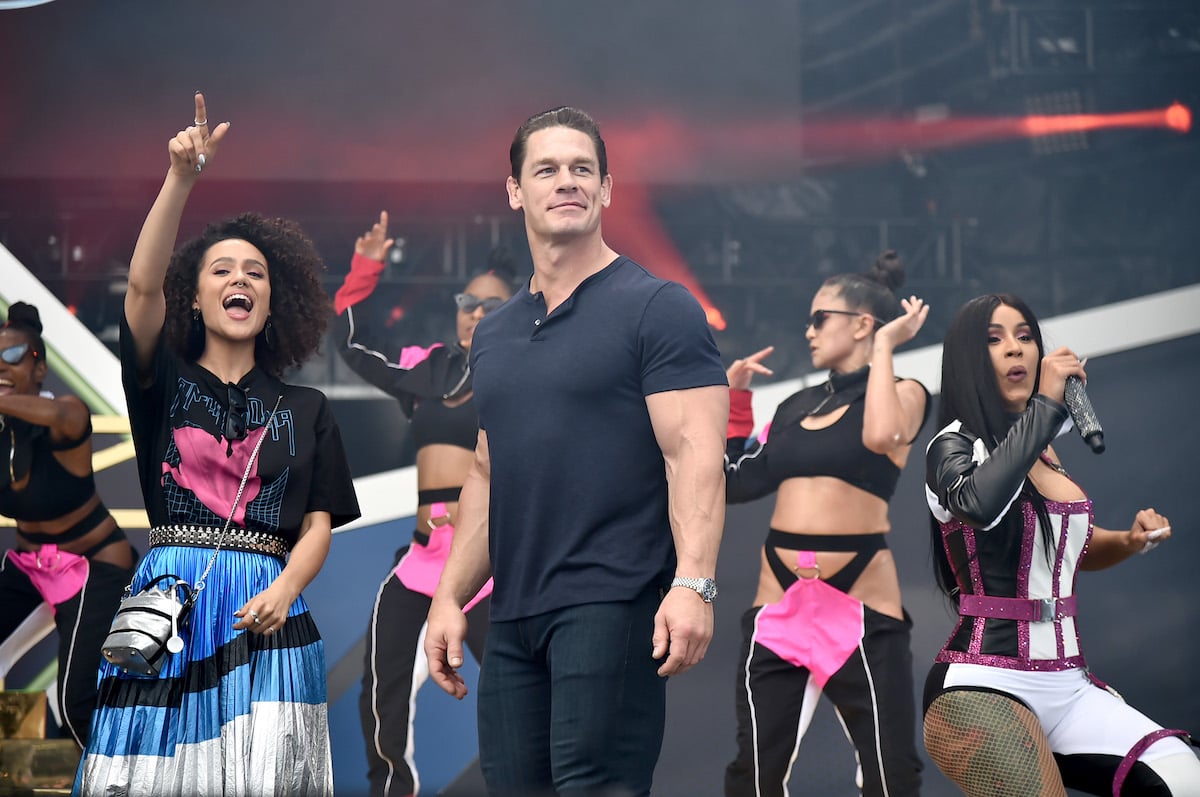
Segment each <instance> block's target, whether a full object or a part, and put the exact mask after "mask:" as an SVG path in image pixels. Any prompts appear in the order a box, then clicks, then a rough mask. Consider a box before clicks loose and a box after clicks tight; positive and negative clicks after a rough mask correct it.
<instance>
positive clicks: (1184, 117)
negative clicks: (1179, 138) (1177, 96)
mask: <svg viewBox="0 0 1200 797" xmlns="http://www.w3.org/2000/svg"><path fill="white" fill-rule="evenodd" d="M1166 119H1167V127H1169V128H1171V129H1172V130H1177V131H1179V132H1180V133H1186V132H1187V131H1189V130H1191V129H1192V112H1191V111H1190V110H1188V107H1187V106H1186V105H1184V104H1183V103H1179V102H1175V103H1172V104H1171V107H1170V108H1167V112H1166Z"/></svg>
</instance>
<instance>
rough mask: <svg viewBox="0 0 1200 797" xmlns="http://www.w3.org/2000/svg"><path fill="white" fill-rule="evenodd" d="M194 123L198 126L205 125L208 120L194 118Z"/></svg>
mask: <svg viewBox="0 0 1200 797" xmlns="http://www.w3.org/2000/svg"><path fill="white" fill-rule="evenodd" d="M192 124H194V125H195V126H196V127H204V126H205V125H206V124H208V120H207V119H205V120H204V121H203V122H201V121H200V120H199V119H193V120H192Z"/></svg>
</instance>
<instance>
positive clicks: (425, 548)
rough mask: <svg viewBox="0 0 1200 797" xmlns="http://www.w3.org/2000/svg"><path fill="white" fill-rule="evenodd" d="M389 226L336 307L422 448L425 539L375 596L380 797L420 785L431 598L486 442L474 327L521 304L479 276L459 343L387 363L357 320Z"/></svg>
mask: <svg viewBox="0 0 1200 797" xmlns="http://www.w3.org/2000/svg"><path fill="white" fill-rule="evenodd" d="M387 223H388V217H387V212H386V211H385V212H383V213H380V214H379V221H378V223H376V224H375V225H373V226H372V227H371V229H370V230H368V231H367V232H366V233H364V234H363V235H362V236H360V237H359V238H358V240H357V241H356V242H355V245H354V258H353V260H351V263H350V274H349V275H347V277H346V281H345V282H344V283H343V284H342V287H341V288H340V289H339V290H338V292H337V297H336V299H335V301H334V305H335V309H336V311H337V313H338V321H337V323H338V324H339V325H340V326H339V329H340V337H339V339H338V341H337V349H338V352H339V353H340V354H341V356H342V359H343V360H345V361H346V363H347V364H348V365H349V366H350V367H351V368H352V369H354V372H355V373H357V374H358V375H359V376H361V377H362V378H363V379H365V380H366V381H367V382H370V383H371V384H373V385H375V386H376V387H378V388H379V389H380V390H383V391H384V392H385V393H387V394H388V395H390V396H392V397H394V398H395V399H396V400H397V401H398V402H399V403H400V408H401V410H403V412H404V414H405V416H407V417H408V419H409V421H410V423H411V429H412V436H413V441H414V442H415V443H416V448H417V489H418V494H417V504H418V505H417V517H416V521H417V528H416V533H415V534H414V535H413V540H412V542H411V543H409V544H406V545H405V546H404V547H402V548H401V549H400V550H399V551H397V552H396V564H395V566H394V568H393V569H392V570H391V571H390V572H389V573H388V574H387V577H386V578H384V580H383V582H382V583H381V584H380V586H379V591H378V592H377V593H376V596H375V605H374V607H373V608H372V610H371V620H370V623H369V624H368V627H367V646H366V655H365V660H364V668H363V683H362V696H361V697H360V698H359V711H360V715H361V719H362V728H363V737H364V739H365V740H366V745H367V762H368V773H367V774H368V779H369V780H370V783H371V794H372V795H384V796H385V797H387V796H390V795H411V794H414V793H416V791H417V785H418V783H419V781H418V778H417V773H416V771H415V769H414V765H413V761H412V753H411V752H410V751H407V750H408V746H409V739H410V736H411V735H412V724H413V711H414V709H415V700H414V699H413V698H414V696H415V695H416V692H417V690H418V689H419V688H420V687H421V684H422V683H423V682H424V679H425V678H426V677H427V675H426V673H425V670H424V669H423V668H422V669H421V670H420V671H418V670H417V668H416V663H417V661H421V662H423V661H424V657H423V656H422V654H421V642H420V640H421V638H422V637H423V635H424V634H423V632H424V627H425V617H426V615H427V614H428V612H429V598H430V595H432V592H433V587H434V586H436V584H437V579H438V577H439V576H440V575H441V569H442V566H443V565H444V564H445V561H446V556H447V555H448V554H449V552H450V540H451V537H452V536H453V532H454V525H453V523H454V518H455V516H456V515H457V511H458V492H459V490H460V488H461V487H462V483H463V480H464V479H465V477H466V474H467V469H468V468H469V467H470V464H471V462H472V460H473V458H474V452H475V442H476V439H477V438H478V435H479V418H478V416H477V415H476V412H475V405H474V402H473V401H472V394H471V372H470V367H469V366H468V364H467V354H468V352H469V351H470V348H471V339H472V337H473V336H474V334H475V325H476V324H478V323H479V321H480V319H482V318H483V316H484V315H485V314H486V313H488V312H489V311H491V310H493V309H495V308H496V307H499V306H500V305H501V304H503V303H504V302H505V301H507V300H508V299H509V297H510V296H511V295H512V290H511V288H510V287H509V283H508V282H507V281H506V280H504V279H502V278H501V277H499V276H497V275H496V274H495V273H494V272H487V273H484V274H480V275H479V276H477V277H475V278H474V279H472V280H471V281H470V282H469V283H467V286H466V288H464V289H463V292H462V293H460V294H458V295H457V296H456V297H455V301H456V304H457V306H458V313H457V330H456V331H457V334H456V336H455V341H454V342H453V343H448V344H443V343H436V344H434V345H433V346H431V347H429V348H423V347H420V346H409V347H406V348H403V349H399V351H398V354H396V353H392V354H385V353H384V351H385V350H391V351H395V350H396V349H398V347H389V348H385V346H384V345H382V344H381V343H380V342H379V341H377V340H374V339H372V338H371V336H370V335H369V334H368V331H367V329H366V324H365V323H364V319H363V317H362V313H359V312H356V311H357V310H358V309H359V305H360V304H361V303H362V302H363V301H364V300H365V299H366V298H367V297H368V296H370V295H371V293H372V292H373V291H374V290H375V286H376V283H377V282H378V280H379V274H380V272H381V271H382V270H383V259H384V256H385V255H386V253H387V251H388V249H389V248H391V246H392V243H393V240H392V239H391V238H389V237H388V235H387ZM335 334H339V333H335ZM488 593H490V583H489V585H488V587H487V588H485V590H484V591H483V592H481V593H480V596H479V597H477V598H476V602H475V603H473V604H472V606H471V609H470V611H469V613H468V617H469V618H470V619H471V626H470V627H471V638H470V639H469V640H468V644H469V646H470V648H471V652H472V653H473V654H474V655H475V657H476V659H480V658H481V657H482V655H483V642H484V638H485V636H486V634H487V627H488V623H487V617H488V601H487V600H486V598H487V594H488ZM406 751H407V752H406Z"/></svg>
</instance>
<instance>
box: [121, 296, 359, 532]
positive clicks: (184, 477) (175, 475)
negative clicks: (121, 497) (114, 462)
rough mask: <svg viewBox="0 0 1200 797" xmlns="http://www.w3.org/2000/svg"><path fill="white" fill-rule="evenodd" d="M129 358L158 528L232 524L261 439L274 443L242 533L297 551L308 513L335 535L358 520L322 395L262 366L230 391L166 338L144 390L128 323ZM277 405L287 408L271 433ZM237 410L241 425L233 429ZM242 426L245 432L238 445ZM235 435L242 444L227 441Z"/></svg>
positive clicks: (246, 504)
mask: <svg viewBox="0 0 1200 797" xmlns="http://www.w3.org/2000/svg"><path fill="white" fill-rule="evenodd" d="M120 355H121V378H122V383H123V385H124V388H125V399H126V402H127V403H128V405H129V423H130V428H131V430H132V432H133V443H134V448H135V449H136V451H137V462H138V475H139V478H140V481H141V487H142V496H143V498H144V500H145V502H146V512H147V514H148V515H149V517H150V525H151V526H165V525H169V524H176V523H183V524H197V525H205V526H218V527H220V526H224V524H225V520H226V518H228V517H229V510H230V509H231V508H232V506H233V501H234V497H235V496H236V495H237V491H238V486H239V485H240V484H241V481H242V474H243V473H245V470H246V463H247V462H248V461H249V459H250V454H251V452H252V451H253V450H254V446H255V444H256V443H257V442H258V439H259V438H260V437H264V438H265V439H264V440H263V443H262V447H261V449H260V450H259V453H258V459H257V461H256V462H255V463H254V466H253V468H252V469H251V471H250V477H249V478H248V479H247V480H246V487H245V490H244V491H243V493H242V499H241V501H240V502H239V503H238V507H237V511H236V513H235V514H234V517H233V523H234V525H235V526H238V527H241V528H246V529H251V530H254V531H261V532H266V533H269V534H274V535H276V536H278V537H282V538H284V539H286V540H287V541H288V542H289V544H295V542H296V538H297V535H298V534H299V531H300V526H301V523H302V522H303V520H304V515H305V514H306V513H308V512H320V511H323V512H328V513H330V515H331V518H332V525H333V527H335V528H336V527H337V526H340V525H343V524H345V523H348V522H350V521H351V520H354V519H355V518H357V517H358V516H359V509H358V499H357V497H356V496H355V493H354V484H353V482H352V480H351V477H350V468H349V466H348V465H347V463H346V454H345V451H344V449H343V447H342V439H341V435H340V433H339V432H338V427H337V423H336V421H335V420H334V418H333V413H332V411H331V410H330V407H329V402H328V400H327V399H326V398H325V395H324V394H323V393H321V392H320V391H319V390H314V389H312V388H308V387H300V386H297V385H288V384H285V383H284V382H281V381H279V380H278V379H275V378H274V377H272V376H270V375H269V374H267V373H266V372H265V371H263V370H262V369H260V368H257V367H255V368H254V369H253V370H251V371H250V373H248V374H246V376H244V377H243V378H242V379H241V381H239V382H238V384H237V385H236V387H235V388H234V389H232V390H231V388H230V386H229V385H227V384H226V383H224V382H222V381H221V380H220V379H219V378H217V377H216V376H215V375H214V374H212V373H211V372H209V371H208V370H206V369H205V368H203V367H202V366H200V365H197V364H196V363H189V362H184V361H183V360H181V359H179V358H178V357H176V356H175V355H174V354H172V353H171V351H170V350H169V349H168V348H167V347H166V344H165V342H164V341H163V340H162V338H161V337H160V338H159V341H158V345H157V347H156V349H155V352H154V362H153V365H152V376H153V379H152V381H151V382H150V384H148V385H146V386H145V387H143V386H141V385H139V384H138V376H137V353H136V349H135V346H134V343H133V336H132V334H131V333H130V331H129V326H128V324H127V322H126V321H125V319H124V318H122V321H121V345H120ZM243 392H244V396H245V401H244V402H243V401H242V393H243ZM231 394H232V395H231ZM277 399H278V400H279V409H278V410H277V411H276V413H275V417H274V419H273V420H272V421H271V423H270V425H269V426H268V425H267V420H268V418H270V416H271V410H272V409H273V408H274V407H275V404H276V400H277ZM231 406H232V410H231ZM231 411H232V412H234V413H236V414H238V415H241V416H242V418H240V419H235V420H234V422H229V421H228V420H227V419H228V415H229V413H230V412H231ZM243 421H244V422H243ZM241 427H244V428H245V430H246V434H245V436H244V437H241V439H236V438H237V437H238V432H239V431H240V428H241ZM227 430H229V433H230V435H231V437H234V438H235V439H226V437H225V433H226V431H227Z"/></svg>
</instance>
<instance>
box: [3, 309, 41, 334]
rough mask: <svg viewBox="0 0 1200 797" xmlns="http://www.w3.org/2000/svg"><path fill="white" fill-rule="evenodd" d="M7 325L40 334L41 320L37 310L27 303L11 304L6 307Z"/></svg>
mask: <svg viewBox="0 0 1200 797" xmlns="http://www.w3.org/2000/svg"><path fill="white" fill-rule="evenodd" d="M8 325H9V326H20V327H24V328H26V329H31V330H33V331H34V332H36V333H37V334H39V335H40V334H42V319H41V316H39V315H38V309H37V308H36V307H34V306H33V305H32V304H29V303H28V302H13V303H12V304H10V305H9V306H8Z"/></svg>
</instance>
